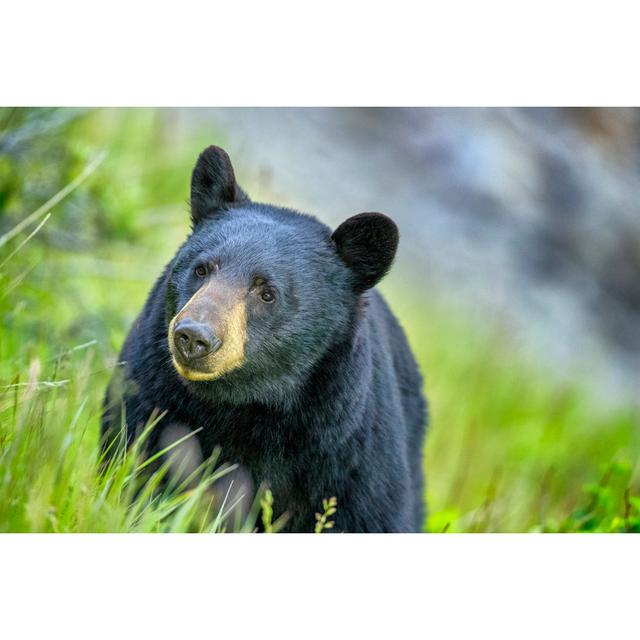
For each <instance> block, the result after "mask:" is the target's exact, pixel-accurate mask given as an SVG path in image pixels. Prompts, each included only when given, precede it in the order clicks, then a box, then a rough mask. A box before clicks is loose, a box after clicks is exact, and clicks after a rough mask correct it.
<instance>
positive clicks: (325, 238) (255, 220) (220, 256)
mask: <svg viewBox="0 0 640 640" xmlns="http://www.w3.org/2000/svg"><path fill="white" fill-rule="evenodd" d="M299 218H302V219H301V220H300V219H298V218H296V216H295V215H277V214H276V215H274V216H270V215H268V214H267V215H265V214H264V213H262V212H258V213H257V214H255V213H253V212H250V211H249V212H240V211H238V212H236V211H234V212H230V214H227V215H223V216H221V217H219V218H217V219H216V218H214V219H212V220H209V221H206V222H205V223H204V224H202V225H201V226H200V227H198V228H197V229H196V230H195V232H194V233H193V235H192V237H191V239H190V240H189V241H188V242H187V247H186V248H187V252H188V254H189V255H191V256H192V257H195V256H197V255H204V256H205V257H206V258H207V259H211V260H219V261H221V262H222V263H224V264H225V266H226V267H231V266H232V265H233V266H235V267H236V268H237V269H239V270H241V271H245V270H248V271H250V270H252V269H253V270H255V269H258V270H264V271H265V272H269V271H275V272H278V271H280V270H282V269H285V270H286V271H289V270H290V269H291V267H294V268H296V269H299V268H302V267H305V270H306V269H312V270H313V265H316V266H318V267H322V266H326V264H327V261H328V260H331V258H332V256H333V252H332V251H331V250H330V246H331V245H330V241H329V237H330V232H329V230H328V227H325V225H323V224H322V223H320V222H318V221H316V220H314V219H312V218H308V219H304V218H303V216H299ZM305 218H306V217H305Z"/></svg>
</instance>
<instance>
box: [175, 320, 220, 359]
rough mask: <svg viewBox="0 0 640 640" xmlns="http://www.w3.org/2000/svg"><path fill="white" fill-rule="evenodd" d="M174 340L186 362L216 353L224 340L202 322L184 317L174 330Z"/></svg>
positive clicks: (181, 357)
mask: <svg viewBox="0 0 640 640" xmlns="http://www.w3.org/2000/svg"><path fill="white" fill-rule="evenodd" d="M173 342H174V344H175V345H176V351H177V353H178V356H179V357H180V359H181V360H182V361H183V362H184V364H189V363H191V362H192V361H193V360H197V359H199V358H203V357H204V356H207V355H209V354H210V353H214V352H215V351H217V350H218V349H219V348H220V347H221V346H222V340H220V338H218V337H217V336H216V335H214V333H213V331H211V329H210V328H209V327H208V326H207V325H206V324H203V323H201V322H196V321H195V320H192V319H191V318H184V319H182V320H180V322H178V324H176V326H175V327H174V330H173Z"/></svg>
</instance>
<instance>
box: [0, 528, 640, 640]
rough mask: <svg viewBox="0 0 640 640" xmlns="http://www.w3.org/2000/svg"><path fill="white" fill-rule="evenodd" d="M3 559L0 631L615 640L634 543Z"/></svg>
mask: <svg viewBox="0 0 640 640" xmlns="http://www.w3.org/2000/svg"><path fill="white" fill-rule="evenodd" d="M0 563H1V566H2V579H1V580H0V603H1V606H2V612H3V613H2V620H1V624H2V635H3V637H6V638H37V637H54V638H57V637H64V638H68V639H72V638H83V639H85V638H109V639H110V640H113V638H136V637H137V638H147V637H153V638H165V637H166V638H196V637H220V634H222V633H225V634H229V635H227V636H226V637H238V638H244V637H256V638H272V637H273V638H295V639H296V640H301V639H303V638H305V639H306V638H354V639H356V638H378V637H380V638H402V639H404V638H414V637H431V638H451V637H454V638H458V637H461V638H494V639H495V638H505V639H506V638H508V639H509V640H513V638H537V639H538V638H578V637H579V638H591V637H594V638H595V637H597V638H616V637H632V636H629V632H630V631H634V632H635V629H636V627H637V616H636V611H637V589H635V588H634V586H635V581H636V578H637V576H638V575H640V537H639V536H623V535H618V536H614V535H609V536H607V535H531V534H523V535H480V534H469V535H447V534H444V535H435V534H433V535H426V534H423V535H420V534H418V535H386V536H385V535H360V536H358V535H329V534H323V535H320V536H314V535H306V536H305V535H275V536H264V535H263V536H250V535H219V536H211V535H200V536H198V535H164V536H163V535H120V536H107V535H102V536H101V535H93V536H91V535H48V536H47V535H40V536H34V535H5V536H1V537H0ZM203 634H204V635H203Z"/></svg>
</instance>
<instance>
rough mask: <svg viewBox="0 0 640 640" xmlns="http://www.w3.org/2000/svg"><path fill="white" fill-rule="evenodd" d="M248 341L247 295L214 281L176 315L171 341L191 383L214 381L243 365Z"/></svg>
mask: <svg viewBox="0 0 640 640" xmlns="http://www.w3.org/2000/svg"><path fill="white" fill-rule="evenodd" d="M246 340H247V322H246V304H245V294H244V292H243V291H241V290H239V289H238V288H236V287H231V286H229V285H226V284H225V283H224V282H222V281H221V280H220V278H219V276H216V277H215V278H210V279H209V281H208V282H207V283H206V284H205V285H203V286H202V287H201V288H200V289H198V291H196V293H195V294H194V295H193V296H192V297H191V299H190V300H189V301H188V302H187V303H186V304H185V305H184V307H182V309H181V310H180V311H179V312H178V313H177V314H176V315H175V316H174V318H173V319H172V320H171V323H170V324H169V333H168V342H169V351H170V352H171V356H172V360H173V365H174V367H175V368H176V370H177V371H178V373H179V374H180V375H181V376H182V377H184V378H186V379H187V380H192V381H199V380H214V379H216V378H219V377H220V376H222V375H224V374H225V373H228V372H229V371H231V370H233V369H236V368H237V367H239V366H241V365H242V364H243V362H244V348H245V344H246Z"/></svg>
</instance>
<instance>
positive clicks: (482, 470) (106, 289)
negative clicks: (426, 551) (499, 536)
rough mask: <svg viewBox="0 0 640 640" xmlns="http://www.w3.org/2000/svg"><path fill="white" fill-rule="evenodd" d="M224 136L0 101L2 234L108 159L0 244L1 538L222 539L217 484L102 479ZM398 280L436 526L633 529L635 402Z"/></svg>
mask: <svg viewBox="0 0 640 640" xmlns="http://www.w3.org/2000/svg"><path fill="white" fill-rule="evenodd" d="M212 143H214V144H220V145H222V146H224V143H225V141H224V139H223V137H221V136H220V135H219V134H217V133H216V132H212V131H210V130H207V131H193V132H192V133H185V132H184V131H181V132H177V131H176V122H175V112H174V111H172V110H151V109H103V110H93V111H89V110H69V109H62V110H55V109H2V110H0V238H2V237H3V236H4V237H6V236H5V234H7V233H8V232H9V231H10V230H11V229H13V228H15V225H16V224H18V223H20V221H22V220H24V219H25V218H26V217H27V216H28V215H29V214H31V213H32V212H33V211H35V210H37V209H38V207H40V206H41V205H42V204H43V203H45V202H46V201H48V200H49V199H50V198H51V197H52V196H53V195H54V194H56V193H57V192H59V191H60V190H61V189H63V188H64V187H65V186H66V185H68V184H69V183H71V182H72V181H73V179H74V178H76V177H77V176H78V175H79V174H80V173H81V172H82V171H83V169H84V168H85V167H86V166H87V165H88V164H89V163H91V162H92V161H93V160H94V159H95V158H96V157H97V156H98V155H99V154H100V153H102V152H106V159H105V160H104V162H102V163H101V164H100V165H99V166H98V168H97V169H96V170H95V172H94V173H93V174H92V175H91V176H89V177H88V178H87V180H86V181H85V182H84V183H83V184H82V185H80V186H79V187H78V188H77V189H75V190H74V191H73V192H72V193H70V194H69V195H68V196H67V197H66V198H64V200H62V201H61V202H60V203H59V204H58V205H56V206H55V207H54V208H53V209H52V210H51V212H50V213H51V217H50V218H48V219H47V218H46V217H45V215H44V214H46V212H44V213H43V216H42V217H41V218H40V219H39V220H38V221H37V222H34V223H33V224H31V225H29V226H27V227H26V228H25V229H24V230H23V231H22V233H20V234H17V235H16V237H14V238H12V239H11V240H10V241H8V242H6V243H4V246H0V265H1V266H0V531H92V530H94V531H129V530H136V531H140V530H145V531H166V530H178V531H201V530H207V531H209V530H220V529H221V528H224V523H223V518H222V515H223V514H224V507H223V508H222V510H218V511H216V510H215V509H213V508H212V507H211V504H210V503H211V498H210V497H207V493H206V491H205V489H206V482H205V483H203V484H202V487H201V488H199V489H197V490H196V491H195V493H194V490H192V489H189V490H186V489H184V487H183V488H182V489H181V490H180V491H174V492H173V493H172V494H170V495H167V496H165V497H162V498H158V497H154V496H153V495H152V492H145V491H142V492H140V489H139V486H138V489H137V490H136V491H134V490H133V489H131V487H132V486H136V485H135V482H133V480H132V478H135V477H137V472H136V469H137V465H139V464H140V461H139V460H138V459H137V458H136V454H135V452H134V453H133V454H132V456H130V457H129V458H127V459H122V460H121V462H120V463H119V465H118V466H117V467H116V468H114V469H112V470H111V471H110V473H108V474H106V475H105V474H104V473H100V472H99V469H98V455H99V454H98V430H99V415H100V409H101V401H102V396H103V393H104V390H105V387H106V384H107V382H108V379H109V377H110V375H111V371H112V369H113V366H114V365H115V363H116V357H117V353H118V351H119V349H120V347H121V345H122V342H123V340H124V337H125V335H126V332H127V330H128V327H129V326H130V324H131V322H133V320H134V318H135V316H136V314H137V313H138V311H139V310H140V308H141V306H142V304H143V302H144V300H145V297H146V295H147V293H148V291H149V289H150V288H151V286H152V284H153V281H154V280H155V278H156V277H157V276H158V275H159V274H160V271H161V269H162V267H163V266H164V264H165V263H166V262H167V261H168V260H169V259H170V258H171V256H172V255H173V253H174V252H175V249H176V248H177V246H178V244H179V243H180V242H181V240H182V239H183V238H184V237H185V235H186V233H187V232H188V226H189V223H188V215H187V212H188V207H187V197H188V185H189V178H190V171H191V168H192V166H193V163H194V161H195V158H196V156H197V154H198V153H199V151H200V150H201V149H202V148H203V147H204V146H206V145H208V144H212ZM245 186H246V187H247V190H248V191H249V193H251V192H252V185H251V184H248V185H245ZM45 220H46V222H44V224H43V226H42V227H41V228H40V229H39V230H38V232H37V233H36V234H35V235H34V236H33V238H31V239H30V240H29V242H28V243H26V244H24V245H22V243H24V241H25V239H26V238H27V237H28V236H29V234H31V233H33V232H34V230H35V229H36V228H37V224H40V223H42V222H43V221H45ZM2 244H3V243H2V242H1V241H0V245H2ZM21 245H22V246H21ZM16 250H17V251H16ZM13 252H16V253H15V255H11V254H12V253H13ZM10 256H11V257H10ZM9 257H10V259H7V258H9ZM402 278H403V274H392V275H391V276H390V278H389V279H388V280H387V281H386V282H385V284H384V286H383V290H384V293H385V295H386V296H387V297H388V299H389V300H390V302H391V304H392V306H393V308H394V310H395V312H396V314H397V315H398V316H399V318H400V320H401V322H402V324H403V325H404V326H405V328H406V330H407V332H408V335H409V338H410V341H411V344H412V347H413V349H414V351H415V353H416V355H417V357H418V359H419V362H420V365H421V367H422V369H423V371H424V372H425V374H426V391H427V395H428V398H429V401H430V409H431V425H430V427H429V434H428V438H427V444H426V450H425V472H426V476H427V498H428V504H429V518H428V529H429V530H431V531H436V532H438V531H452V532H462V531H638V530H639V528H640V497H638V496H640V480H639V474H638V472H639V469H638V464H637V461H638V459H639V457H638V453H639V452H640V428H639V427H640V419H639V416H638V412H637V409H634V408H631V407H619V408H603V407H602V406H601V405H600V404H599V403H597V402H596V401H595V399H594V398H592V397H591V394H590V393H589V392H587V391H586V390H585V388H584V387H583V385H582V384H581V382H580V381H579V380H573V381H569V382H563V383H561V382H559V381H558V380H557V378H556V376H555V375H554V374H553V372H551V371H546V370H544V369H541V368H540V367H539V366H538V365H534V364H532V363H530V362H528V361H527V359H526V358H525V357H524V356H523V355H522V354H521V352H520V349H519V347H518V345H517V343H515V342H513V341H512V339H511V338H510V335H509V331H508V330H506V329H505V327H503V326H501V325H500V321H499V319H497V320H496V319H490V318H481V317H477V315H474V314H469V313H466V312H465V311H464V307H462V306H461V307H460V308H457V307H456V308H452V307H448V306H446V305H444V304H443V303H441V302H440V301H439V300H438V296H437V294H436V293H435V292H433V291H427V290H423V291H421V290H417V291H416V290H415V288H414V289H413V290H412V292H411V293H412V295H408V294H407V287H402V286H398V285H399V284H401V281H402ZM461 309H462V310H461ZM209 472H210V473H213V470H212V469H209ZM158 481H159V480H158V479H157V478H156V480H154V482H156V483H157V482H158ZM152 486H153V485H152ZM138 500H139V501H138ZM207 501H208V502H207ZM332 508H333V507H332ZM338 509H339V505H338ZM254 515H255V514H254ZM263 515H264V514H263ZM310 518H311V519H312V520H313V518H314V514H310ZM269 519H270V516H269ZM425 526H427V523H425Z"/></svg>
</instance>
